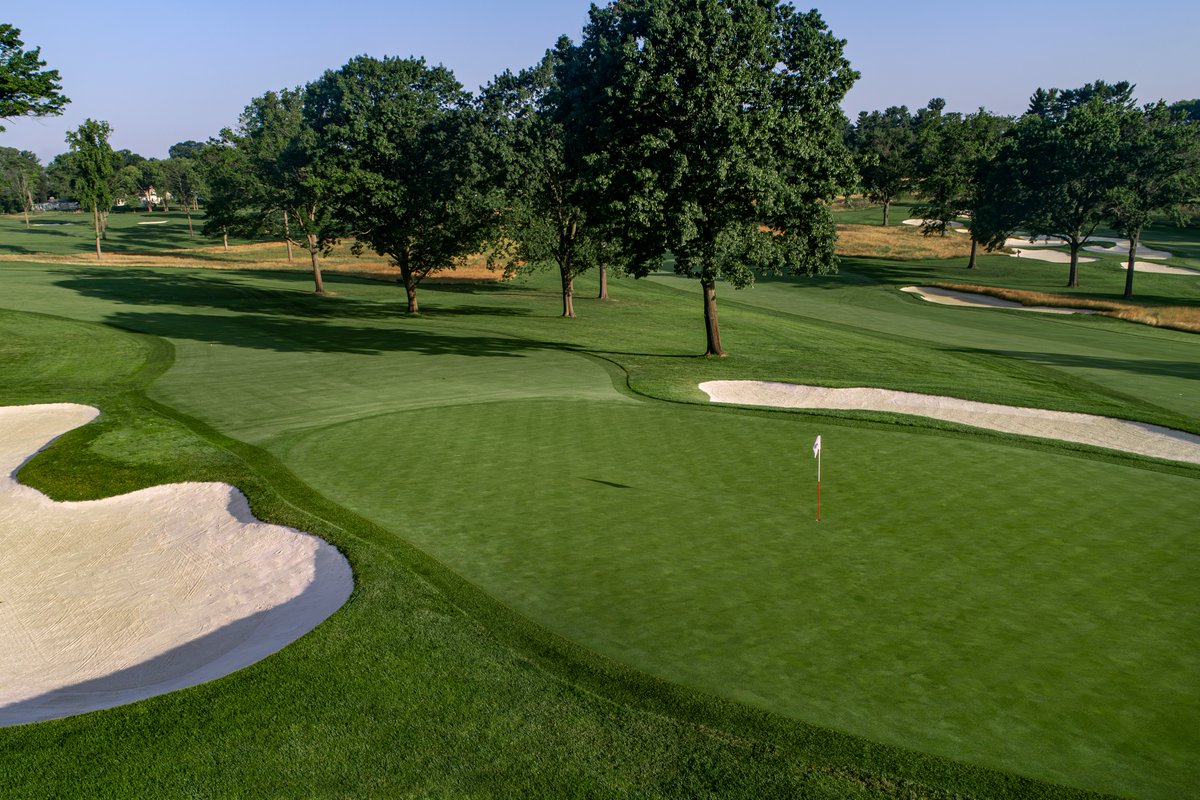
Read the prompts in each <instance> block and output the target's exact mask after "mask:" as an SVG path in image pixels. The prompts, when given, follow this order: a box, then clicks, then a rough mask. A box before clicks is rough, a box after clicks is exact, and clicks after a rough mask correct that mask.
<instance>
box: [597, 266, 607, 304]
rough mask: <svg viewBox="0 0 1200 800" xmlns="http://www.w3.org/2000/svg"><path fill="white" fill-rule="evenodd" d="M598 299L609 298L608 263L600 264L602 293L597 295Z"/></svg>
mask: <svg viewBox="0 0 1200 800" xmlns="http://www.w3.org/2000/svg"><path fill="white" fill-rule="evenodd" d="M596 299H597V300H607V299H608V264H601V265H600V294H598V295H596Z"/></svg>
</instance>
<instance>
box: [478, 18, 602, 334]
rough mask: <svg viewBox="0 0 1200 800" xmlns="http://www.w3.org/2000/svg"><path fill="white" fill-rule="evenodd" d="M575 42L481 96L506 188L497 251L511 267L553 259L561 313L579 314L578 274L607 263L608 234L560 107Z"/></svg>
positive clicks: (506, 76)
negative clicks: (595, 214) (591, 216)
mask: <svg viewBox="0 0 1200 800" xmlns="http://www.w3.org/2000/svg"><path fill="white" fill-rule="evenodd" d="M570 47H571V42H570V40H569V39H567V38H566V37H565V36H564V37H562V38H560V39H559V41H558V43H557V45H556V46H555V48H554V49H553V50H549V51H547V53H546V55H545V57H544V58H543V59H542V61H541V63H539V64H538V65H537V66H536V67H531V68H529V69H526V70H522V71H521V72H520V73H519V74H517V75H514V74H513V73H511V72H505V73H503V74H501V75H498V76H496V78H495V79H494V80H493V81H492V82H491V83H490V84H489V85H488V86H486V87H485V88H484V89H483V91H482V93H481V95H480V98H479V106H480V109H481V111H482V112H483V114H484V118H485V124H486V125H487V127H488V130H489V132H490V136H489V139H488V141H489V143H490V144H491V145H492V147H493V151H492V154H491V157H490V158H489V161H490V163H491V164H492V165H494V167H495V170H494V171H495V174H496V181H497V183H498V184H499V185H500V186H501V187H502V192H501V193H500V194H499V196H498V197H497V200H498V201H499V205H498V208H497V210H496V214H497V216H498V218H499V224H500V227H501V237H500V240H499V243H498V245H497V255H498V256H499V257H500V258H499V260H500V262H501V263H502V264H503V265H504V267H505V270H506V272H511V271H512V270H514V269H515V268H516V267H517V266H518V265H536V264H544V263H547V262H553V263H554V264H555V265H556V267H557V268H558V272H559V277H560V282H561V284H562V315H563V316H564V317H574V316H575V301H574V295H575V278H576V277H578V276H579V275H580V274H581V273H583V272H584V271H585V270H588V269H590V268H592V267H598V268H606V267H607V265H606V264H604V260H605V257H606V255H607V253H606V250H605V247H604V244H605V241H604V235H603V234H602V233H601V232H600V230H599V227H598V226H597V225H596V224H594V223H593V224H589V222H588V219H587V213H586V208H587V203H588V194H587V185H586V179H585V175H584V173H583V171H582V169H581V167H582V163H581V160H580V158H579V157H578V154H577V153H572V152H568V150H567V145H568V139H567V137H566V131H565V128H564V125H563V122H562V120H561V119H559V118H558V117H557V114H556V111H557V110H556V108H555V107H554V100H555V90H556V88H557V79H556V76H555V68H556V66H557V65H559V64H561V63H562V61H563V58H564V57H565V56H566V54H567V53H568V52H569V49H570Z"/></svg>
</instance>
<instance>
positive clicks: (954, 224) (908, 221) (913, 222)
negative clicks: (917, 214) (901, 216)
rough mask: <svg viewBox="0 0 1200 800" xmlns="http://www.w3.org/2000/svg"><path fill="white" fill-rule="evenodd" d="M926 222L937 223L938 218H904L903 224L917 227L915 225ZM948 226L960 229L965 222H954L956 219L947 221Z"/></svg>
mask: <svg viewBox="0 0 1200 800" xmlns="http://www.w3.org/2000/svg"><path fill="white" fill-rule="evenodd" d="M926 222H928V223H930V224H935V223H936V222H937V220H936V219H929V220H925V219H906V220H904V223H903V224H905V225H912V226H914V227H915V226H918V225H924V224H925V223H926ZM946 227H948V228H953V229H955V230H958V229H959V228H962V227H963V224H962V223H961V222H954V221H951V222H947V223H946Z"/></svg>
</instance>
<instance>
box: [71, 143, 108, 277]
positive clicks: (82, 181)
mask: <svg viewBox="0 0 1200 800" xmlns="http://www.w3.org/2000/svg"><path fill="white" fill-rule="evenodd" d="M111 133H112V128H110V127H109V125H108V123H107V122H103V121H97V120H93V119H87V120H84V122H83V124H82V125H80V126H79V128H78V129H76V130H74V131H68V132H67V144H69V145H70V146H71V152H72V153H73V154H74V157H73V158H72V159H71V163H72V166H73V167H74V177H73V179H72V182H71V192H72V194H74V195H75V199H76V200H78V201H79V204H80V205H81V206H83V207H84V208H87V209H90V210H91V212H92V223H93V225H94V227H95V231H96V259H97V260H99V259H100V257H101V251H100V237H101V234H102V231H101V219H100V215H101V213H107V212H108V209H109V208H110V207H111V206H112V198H113V196H112V184H111V182H110V181H111V179H112V175H113V172H114V171H115V170H114V166H115V164H114V161H115V159H114V153H113V149H112V146H111V145H109V143H108V137H109V135H110V134H111Z"/></svg>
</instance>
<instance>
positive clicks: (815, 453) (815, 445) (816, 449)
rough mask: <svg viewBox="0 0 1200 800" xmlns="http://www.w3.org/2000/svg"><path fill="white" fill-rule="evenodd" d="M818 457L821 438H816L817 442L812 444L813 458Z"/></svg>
mask: <svg viewBox="0 0 1200 800" xmlns="http://www.w3.org/2000/svg"><path fill="white" fill-rule="evenodd" d="M819 455H821V437H820V436H818V437H817V440H816V441H815V442H813V458H816V457H817V456H819Z"/></svg>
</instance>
